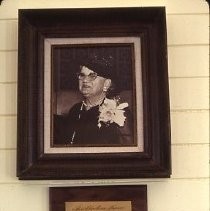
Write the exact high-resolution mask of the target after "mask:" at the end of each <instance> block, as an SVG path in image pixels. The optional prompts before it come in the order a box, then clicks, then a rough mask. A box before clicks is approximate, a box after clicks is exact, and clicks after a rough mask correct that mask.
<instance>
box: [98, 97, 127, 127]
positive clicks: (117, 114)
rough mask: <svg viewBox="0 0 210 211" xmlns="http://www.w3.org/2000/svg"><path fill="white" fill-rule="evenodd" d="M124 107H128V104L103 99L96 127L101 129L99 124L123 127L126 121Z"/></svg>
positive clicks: (116, 100) (117, 100)
mask: <svg viewBox="0 0 210 211" xmlns="http://www.w3.org/2000/svg"><path fill="white" fill-rule="evenodd" d="M126 107H128V103H121V104H120V103H119V99H116V98H114V99H107V98H105V100H104V102H103V104H102V105H101V106H100V107H99V112H100V114H99V118H98V127H99V128H100V127H101V123H105V125H110V124H111V123H116V124H118V125H119V126H120V127H123V126H124V123H125V119H126V117H125V115H124V112H125V110H124V108H126Z"/></svg>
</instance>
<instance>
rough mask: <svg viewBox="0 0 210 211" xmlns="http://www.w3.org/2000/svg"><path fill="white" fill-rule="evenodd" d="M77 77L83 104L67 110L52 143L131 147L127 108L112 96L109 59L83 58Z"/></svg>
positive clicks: (110, 60)
mask: <svg viewBox="0 0 210 211" xmlns="http://www.w3.org/2000/svg"><path fill="white" fill-rule="evenodd" d="M77 77H78V82H79V91H80V93H81V94H82V96H83V101H82V102H80V103H77V104H75V105H74V106H73V107H72V108H71V109H70V111H69V113H68V115H67V116H66V117H65V119H64V121H63V124H62V127H60V129H59V132H58V133H57V137H56V139H57V140H60V141H61V142H62V143H63V144H66V145H75V146H76V145H78V146H120V145H132V144H134V140H133V134H132V133H131V127H132V121H131V114H130V110H129V105H128V103H126V102H120V98H119V97H118V96H116V95H114V94H113V93H114V92H113V91H114V79H115V72H114V70H113V57H112V56H106V57H105V56H101V57H99V56H97V55H95V56H94V57H90V58H87V59H86V61H84V62H83V63H82V64H80V71H79V72H78V74H77Z"/></svg>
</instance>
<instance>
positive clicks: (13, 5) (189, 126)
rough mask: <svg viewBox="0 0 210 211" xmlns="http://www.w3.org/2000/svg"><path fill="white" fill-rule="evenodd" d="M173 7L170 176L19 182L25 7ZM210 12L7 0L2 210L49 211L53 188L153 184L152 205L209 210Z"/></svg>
mask: <svg viewBox="0 0 210 211" xmlns="http://www.w3.org/2000/svg"><path fill="white" fill-rule="evenodd" d="M114 6H118V7H119V6H166V11H167V27H168V62H169V76H170V77H169V81H170V100H171V126H172V165H173V169H172V170H173V174H172V177H171V178H170V179H132V180H129V179H126V180H82V181H70V180H68V181H18V179H17V178H16V132H17V131H16V114H17V109H16V107H17V106H16V102H17V89H16V88H17V36H18V35H17V22H18V20H17V11H18V8H46V7H49V8H50V7H73V8H74V7H114ZM208 21H209V17H208V4H207V2H206V1H205V0H129V1H128V0H121V1H120V0H100V1H99V0H71V1H70V0H36V1H34V0H19V1H18V0H3V2H2V5H1V6H0V99H1V102H0V211H20V210H21V211H26V210H30V211H48V210H49V204H48V187H50V186H77V185H85V186H86V185H110V184H116V185H117V184H147V185H148V211H209V202H208V201H209V166H208V158H209V131H208V130H209V101H208V100H209V92H208V91H209V55H208V54H209V52H208V51H209V46H208V44H209V34H208V30H209V29H208V26H209V22H208Z"/></svg>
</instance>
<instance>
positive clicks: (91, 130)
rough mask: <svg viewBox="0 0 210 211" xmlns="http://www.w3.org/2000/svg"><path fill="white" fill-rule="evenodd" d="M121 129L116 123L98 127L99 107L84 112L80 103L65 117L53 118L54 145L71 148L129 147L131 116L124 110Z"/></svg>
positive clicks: (130, 143) (130, 142) (131, 140)
mask: <svg viewBox="0 0 210 211" xmlns="http://www.w3.org/2000/svg"><path fill="white" fill-rule="evenodd" d="M125 116H126V121H125V124H124V126H123V127H119V126H118V125H117V124H116V123H111V124H109V125H105V124H104V123H102V125H101V127H100V128H99V127H98V117H99V106H95V107H92V108H91V109H89V110H85V108H84V106H82V103H78V104H75V105H74V106H73V107H72V108H71V110H70V111H69V114H68V115H67V116H54V138H53V139H54V140H53V144H54V145H55V146H56V145H68V146H69V145H71V146H121V145H124V146H129V145H134V138H133V134H132V132H131V131H132V130H131V129H132V121H131V114H130V112H129V110H128V109H125Z"/></svg>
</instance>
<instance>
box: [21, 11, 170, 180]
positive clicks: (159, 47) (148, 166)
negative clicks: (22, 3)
mask: <svg viewBox="0 0 210 211" xmlns="http://www.w3.org/2000/svg"><path fill="white" fill-rule="evenodd" d="M166 34H167V33H166V17H165V8H163V7H154V8H109V9H108V8H100V9H23V10H19V47H18V144H17V176H18V177H19V179H84V178H85V179H99V178H145V177H153V178H154V177H170V174H171V150H170V109H169V87H168V72H167V36H166ZM101 37H103V38H109V37H111V38H122V37H128V38H130V37H135V38H137V39H139V40H140V41H141V45H140V49H139V50H140V51H141V57H140V58H137V59H138V60H141V81H140V84H141V89H142V102H143V103H142V108H140V107H138V106H136V107H135V109H136V110H139V109H140V110H142V116H143V123H142V130H143V132H142V137H143V140H142V141H143V146H144V147H143V150H142V151H123V152H121V151H119V152H118V151H114V152H113V151H109V150H108V151H107V152H106V151H102V152H100V153H98V152H96V151H94V152H92V153H91V152H89V153H83V152H82V151H80V152H78V153H71V152H67V153H63V152H60V153H57V152H56V153H46V151H45V142H46V140H45V139H46V137H45V134H46V128H49V130H50V129H51V126H50V125H46V122H45V119H44V116H46V114H45V112H46V108H45V101H44V99H45V94H46V93H45V86H46V84H47V85H48V83H49V84H50V83H51V81H48V83H47V82H46V81H45V41H46V39H54V38H59V39H66V38H68V39H99V38H101ZM135 59H136V58H135ZM136 72H137V71H136ZM135 89H137V87H134V91H135ZM50 106H51V103H50ZM137 114H138V113H137ZM137 118H138V117H137ZM98 149H99V150H100V147H98Z"/></svg>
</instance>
